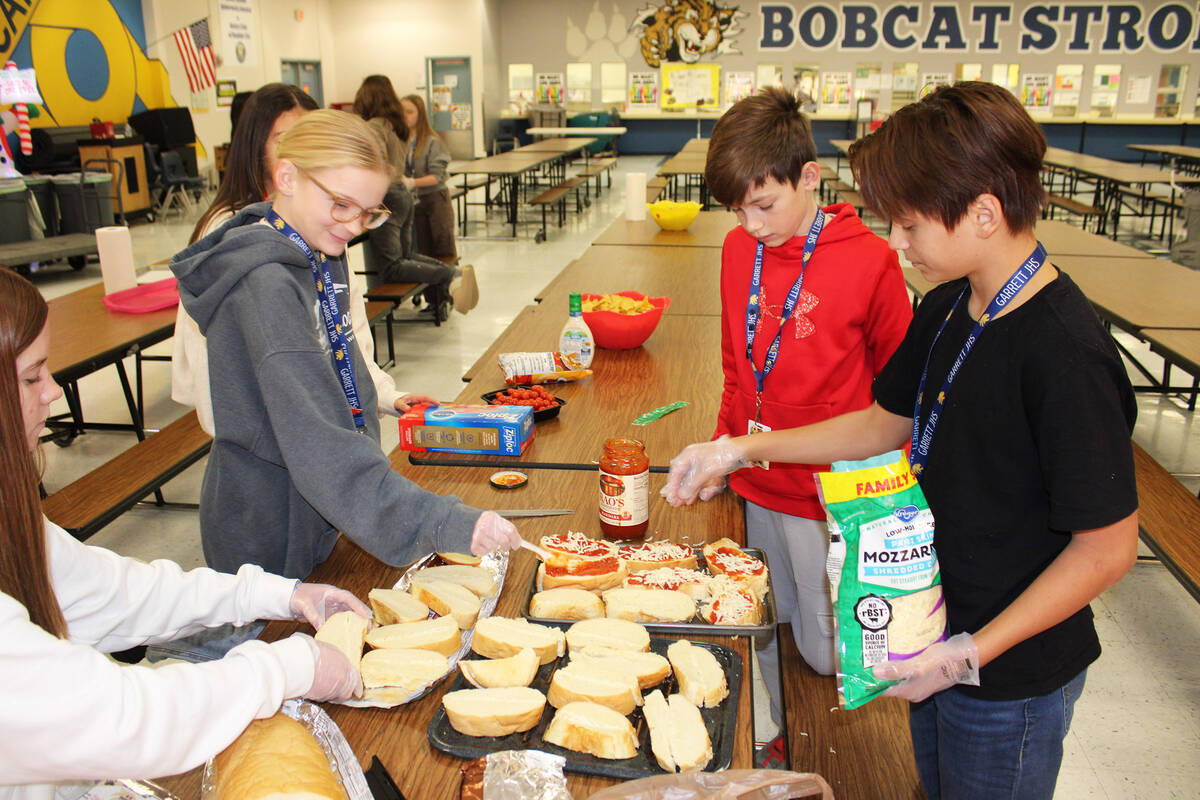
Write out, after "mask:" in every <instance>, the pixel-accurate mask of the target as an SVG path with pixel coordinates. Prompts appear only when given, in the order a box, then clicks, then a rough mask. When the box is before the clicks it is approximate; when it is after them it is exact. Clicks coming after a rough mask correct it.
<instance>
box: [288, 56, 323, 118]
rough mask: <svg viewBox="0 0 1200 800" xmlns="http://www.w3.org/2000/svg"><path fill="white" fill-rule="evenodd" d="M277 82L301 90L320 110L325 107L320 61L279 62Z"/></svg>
mask: <svg viewBox="0 0 1200 800" xmlns="http://www.w3.org/2000/svg"><path fill="white" fill-rule="evenodd" d="M279 80H280V81H281V82H283V83H286V84H289V85H291V86H295V87H297V88H299V89H301V90H302V91H303V92H304V93H305V94H307V95H308V96H309V97H311V98H312V99H313V100H316V101H317V105H318V106H321V107H322V108H323V107H324V106H325V97H324V92H323V91H322V88H321V62H320V61H280V62H279Z"/></svg>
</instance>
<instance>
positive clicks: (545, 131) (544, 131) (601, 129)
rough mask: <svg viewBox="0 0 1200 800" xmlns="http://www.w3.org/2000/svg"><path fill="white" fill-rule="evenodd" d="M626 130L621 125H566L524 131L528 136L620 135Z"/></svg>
mask: <svg viewBox="0 0 1200 800" xmlns="http://www.w3.org/2000/svg"><path fill="white" fill-rule="evenodd" d="M628 130H629V129H628V128H626V127H625V126H623V125H600V126H594V127H593V126H588V125H568V126H566V127H559V128H546V127H537V128H526V129H525V132H526V133H528V134H529V135H530V136H579V135H584V136H620V135H621V134H622V133H625V132H626V131H628Z"/></svg>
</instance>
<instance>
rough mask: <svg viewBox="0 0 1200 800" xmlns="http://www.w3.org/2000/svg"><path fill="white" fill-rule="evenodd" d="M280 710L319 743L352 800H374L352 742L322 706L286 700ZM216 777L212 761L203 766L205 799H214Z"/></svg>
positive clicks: (201, 787) (202, 783)
mask: <svg viewBox="0 0 1200 800" xmlns="http://www.w3.org/2000/svg"><path fill="white" fill-rule="evenodd" d="M279 710H280V712H281V713H284V714H287V715H288V716H289V717H291V718H292V719H294V720H296V721H297V722H299V723H300V724H301V725H303V726H304V727H305V728H306V729H307V730H308V732H309V733H311V734H312V735H313V738H314V739H316V740H317V744H319V745H320V746H321V750H323V751H324V752H325V757H326V758H328V759H329V764H330V766H332V767H333V771H334V772H336V773H337V775H338V778H339V780H341V782H342V787H343V788H345V790H346V795H347V796H348V797H349V798H350V800H373V799H372V796H371V790H370V789H369V788H368V787H367V778H366V776H365V775H363V771H362V767H361V766H359V763H358V757H357V756H355V755H354V751H353V750H352V749H351V748H350V743H349V742H347V741H346V737H345V736H343V735H342V730H341V728H339V727H338V726H337V723H335V722H334V721H333V720H332V719H330V718H329V715H328V714H326V713H325V712H324V711H323V710H322V709H321V707H320V706H317V705H314V704H312V703H310V702H308V701H307V700H285V701H284V702H283V706H282V707H281V708H280V709H279ZM214 777H215V776H214V774H213V762H212V759H211V758H210V759H209V760H208V763H207V764H205V765H204V775H203V777H202V778H201V780H200V797H201V799H202V800H208V798H211V797H212V796H213V788H214Z"/></svg>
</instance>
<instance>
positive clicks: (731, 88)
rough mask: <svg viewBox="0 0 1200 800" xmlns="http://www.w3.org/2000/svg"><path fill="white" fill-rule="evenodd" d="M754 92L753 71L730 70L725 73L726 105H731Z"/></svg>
mask: <svg viewBox="0 0 1200 800" xmlns="http://www.w3.org/2000/svg"><path fill="white" fill-rule="evenodd" d="M752 94H754V73H753V72H729V73H726V74H725V105H727V106H731V105H733V104H734V103H736V102H737V101H738V100H741V99H742V98H744V97H749V96H750V95H752Z"/></svg>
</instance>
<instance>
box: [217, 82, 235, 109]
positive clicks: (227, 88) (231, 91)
mask: <svg viewBox="0 0 1200 800" xmlns="http://www.w3.org/2000/svg"><path fill="white" fill-rule="evenodd" d="M216 88H217V105H218V106H220V107H222V108H227V107H229V106H231V105H233V96H234V95H235V94H237V81H226V80H218V81H217V87H216Z"/></svg>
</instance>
